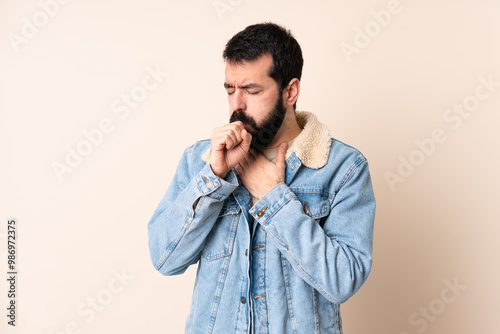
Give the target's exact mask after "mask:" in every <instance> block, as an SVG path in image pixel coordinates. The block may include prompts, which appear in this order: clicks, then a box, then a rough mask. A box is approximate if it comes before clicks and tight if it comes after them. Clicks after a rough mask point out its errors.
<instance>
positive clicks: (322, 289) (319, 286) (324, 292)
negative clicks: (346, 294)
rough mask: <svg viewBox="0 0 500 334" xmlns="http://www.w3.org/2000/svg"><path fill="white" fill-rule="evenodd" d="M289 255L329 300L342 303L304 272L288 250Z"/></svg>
mask: <svg viewBox="0 0 500 334" xmlns="http://www.w3.org/2000/svg"><path fill="white" fill-rule="evenodd" d="M287 253H288V255H289V256H290V257H291V258H292V259H293V260H294V261H295V263H296V264H297V267H298V268H299V269H300V271H302V272H303V273H304V275H306V276H307V278H309V279H310V280H311V282H313V283H314V284H315V285H316V286H317V287H318V289H317V290H320V291H322V292H323V294H324V295H326V296H328V298H331V299H332V300H333V301H335V302H336V303H340V301H338V300H337V299H335V298H333V296H332V295H330V294H329V293H328V292H327V291H326V290H325V289H324V288H323V287H322V286H321V285H320V284H319V283H318V282H316V280H314V278H312V277H311V275H309V273H307V272H306V271H305V270H304V268H302V266H301V265H300V263H299V261H297V259H296V258H295V257H294V256H293V255H292V253H291V252H290V251H289V250H288V249H287Z"/></svg>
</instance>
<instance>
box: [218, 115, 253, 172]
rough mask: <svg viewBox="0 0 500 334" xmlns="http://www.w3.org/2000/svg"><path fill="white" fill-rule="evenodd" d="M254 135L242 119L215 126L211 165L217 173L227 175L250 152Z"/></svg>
mask: <svg viewBox="0 0 500 334" xmlns="http://www.w3.org/2000/svg"><path fill="white" fill-rule="evenodd" d="M251 141H252V135H251V134H250V133H249V132H248V131H247V130H245V128H244V127H243V123H242V122H241V121H236V122H232V123H229V124H225V125H223V126H221V127H218V128H215V130H214V131H213V133H212V138H211V149H212V151H211V153H210V167H211V168H212V171H213V172H214V174H215V175H217V176H218V177H220V178H224V177H226V175H227V173H229V171H230V170H231V168H233V167H234V166H236V164H238V162H240V160H241V159H243V157H244V156H245V155H246V154H247V153H248V150H249V149H250V142H251Z"/></svg>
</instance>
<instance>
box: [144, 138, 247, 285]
mask: <svg viewBox="0 0 500 334" xmlns="http://www.w3.org/2000/svg"><path fill="white" fill-rule="evenodd" d="M191 155H192V152H191V148H188V149H186V150H185V151H184V154H183V156H182V158H181V160H180V162H179V164H178V166H177V171H176V172H175V175H174V178H173V180H172V183H171V184H170V186H169V187H168V189H167V192H166V193H165V195H164V197H163V198H162V200H161V201H160V203H159V204H158V207H157V208H156V210H155V212H154V213H153V216H152V217H151V219H150V221H149V223H148V245H149V253H150V256H151V261H152V262H153V265H154V267H155V268H156V269H157V270H158V271H159V272H160V273H161V274H163V275H178V274H182V273H183V272H184V271H186V269H187V268H188V267H189V266H190V265H191V264H193V263H196V262H197V261H198V260H199V258H200V252H201V250H202V249H203V246H204V245H205V241H206V238H207V235H208V234H209V232H210V230H211V229H212V227H213V226H214V224H215V222H216V220H217V217H218V215H219V213H220V211H221V209H222V204H223V202H224V200H225V199H226V198H227V197H228V196H229V195H230V194H231V193H232V192H233V191H234V189H236V187H237V185H238V181H237V178H236V175H235V174H234V172H233V171H230V172H229V173H228V174H227V176H226V178H225V180H223V179H221V178H219V177H217V176H216V175H215V174H214V173H213V171H212V169H211V168H210V164H209V163H206V164H205V165H204V166H203V167H202V168H201V170H199V172H197V173H196V174H195V176H194V177H192V176H190V173H189V170H190V167H191V166H190V156H191ZM197 158H199V157H197Z"/></svg>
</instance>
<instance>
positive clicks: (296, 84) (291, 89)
mask: <svg viewBox="0 0 500 334" xmlns="http://www.w3.org/2000/svg"><path fill="white" fill-rule="evenodd" d="M284 93H285V96H284V98H285V103H286V104H287V105H289V106H293V105H294V104H295V102H297V99H298V98H299V93H300V81H299V79H297V78H293V79H292V80H290V82H289V83H288V86H287V87H286V88H285V90H284Z"/></svg>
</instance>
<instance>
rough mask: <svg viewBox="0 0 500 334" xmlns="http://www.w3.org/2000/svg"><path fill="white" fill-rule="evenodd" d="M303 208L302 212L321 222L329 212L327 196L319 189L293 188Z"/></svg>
mask: <svg viewBox="0 0 500 334" xmlns="http://www.w3.org/2000/svg"><path fill="white" fill-rule="evenodd" d="M293 192H294V193H295V195H296V196H297V198H298V199H299V201H300V203H301V204H302V208H303V209H304V213H305V214H306V215H308V216H309V217H311V218H312V219H314V220H316V221H318V222H321V221H322V218H324V217H326V216H328V215H329V214H330V201H329V196H328V195H327V194H324V193H323V192H322V191H321V190H314V189H293Z"/></svg>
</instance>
